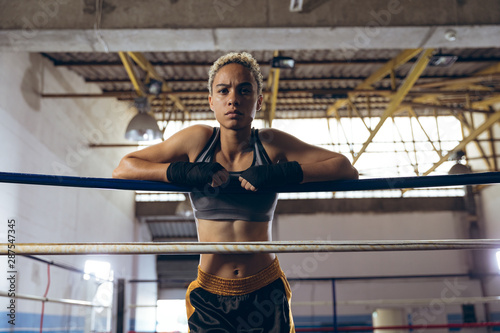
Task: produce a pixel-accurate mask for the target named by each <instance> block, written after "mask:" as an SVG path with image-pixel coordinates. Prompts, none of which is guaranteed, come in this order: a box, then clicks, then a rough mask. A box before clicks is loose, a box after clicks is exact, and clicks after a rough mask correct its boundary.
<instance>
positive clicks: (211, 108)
mask: <svg viewBox="0 0 500 333" xmlns="http://www.w3.org/2000/svg"><path fill="white" fill-rule="evenodd" d="M208 104H209V105H210V110H212V111H213V112H215V111H214V107H213V104H212V96H211V95H210V94H209V95H208Z"/></svg>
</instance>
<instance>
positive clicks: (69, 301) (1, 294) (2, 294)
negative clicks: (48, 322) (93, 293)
mask: <svg viewBox="0 0 500 333" xmlns="http://www.w3.org/2000/svg"><path fill="white" fill-rule="evenodd" d="M0 297H8V298H16V299H24V300H30V301H39V302H49V303H60V304H67V305H78V306H87V307H93V308H94V307H100V308H111V306H107V305H100V304H94V303H92V302H88V301H81V300H74V299H66V298H48V297H43V296H34V295H24V294H18V293H16V295H15V296H12V295H10V294H9V293H8V292H6V291H0Z"/></svg>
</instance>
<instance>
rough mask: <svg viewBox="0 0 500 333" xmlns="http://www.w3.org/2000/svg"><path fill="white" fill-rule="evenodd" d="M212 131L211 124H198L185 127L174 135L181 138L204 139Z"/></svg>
mask: <svg viewBox="0 0 500 333" xmlns="http://www.w3.org/2000/svg"><path fill="white" fill-rule="evenodd" d="M213 131H214V128H213V127H211V126H208V125H202V124H198V125H192V126H189V127H186V128H184V129H182V130H180V131H179V132H177V133H176V135H177V136H179V137H181V138H183V139H189V140H202V141H206V140H208V139H209V138H210V137H211V136H212V133H213Z"/></svg>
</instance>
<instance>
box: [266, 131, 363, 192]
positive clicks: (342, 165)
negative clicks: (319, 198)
mask: <svg viewBox="0 0 500 333" xmlns="http://www.w3.org/2000/svg"><path fill="white" fill-rule="evenodd" d="M262 131H272V132H271V133H268V135H266V137H272V138H273V139H272V140H270V142H267V143H264V146H265V148H266V150H267V151H268V153H270V154H273V155H274V156H277V157H278V158H282V159H283V158H284V159H285V160H286V161H297V162H298V163H299V164H300V166H301V167H302V172H303V175H304V178H303V180H302V182H303V183H307V182H319V181H328V180H340V179H358V171H357V170H356V169H355V168H354V166H352V164H351V162H350V161H349V160H348V159H347V157H345V156H344V155H342V154H339V153H335V152H332V151H329V150H327V149H323V148H321V147H317V146H314V145H310V144H308V143H305V142H303V141H301V140H299V139H297V138H296V137H294V136H293V135H290V134H288V133H285V132H282V131H279V130H276V129H265V130H262Z"/></svg>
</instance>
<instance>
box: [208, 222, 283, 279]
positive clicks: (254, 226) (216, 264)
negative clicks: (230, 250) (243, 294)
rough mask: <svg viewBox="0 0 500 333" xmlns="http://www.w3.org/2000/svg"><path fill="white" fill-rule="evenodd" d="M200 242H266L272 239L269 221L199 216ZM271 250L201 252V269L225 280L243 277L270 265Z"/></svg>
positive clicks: (271, 258)
mask: <svg viewBox="0 0 500 333" xmlns="http://www.w3.org/2000/svg"><path fill="white" fill-rule="evenodd" d="M198 239H199V241H200V242H258V241H261V242H265V241H270V240H271V222H250V221H242V220H235V221H211V220H202V219H198ZM274 258H275V255H274V253H252V254H202V255H201V258H200V268H201V269H202V270H203V271H204V272H206V273H209V274H212V275H216V276H219V277H222V278H226V279H238V278H244V277H248V276H251V275H254V274H256V273H258V272H259V271H261V270H263V269H264V268H266V267H268V266H269V265H271V264H272V262H273V260H274Z"/></svg>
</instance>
